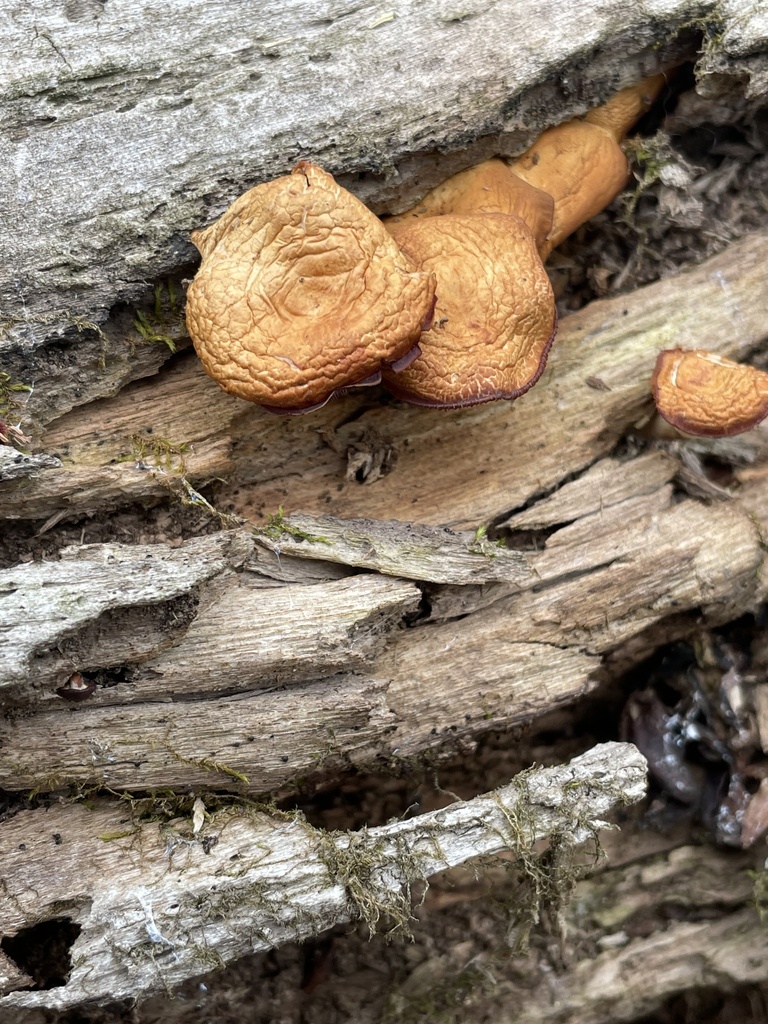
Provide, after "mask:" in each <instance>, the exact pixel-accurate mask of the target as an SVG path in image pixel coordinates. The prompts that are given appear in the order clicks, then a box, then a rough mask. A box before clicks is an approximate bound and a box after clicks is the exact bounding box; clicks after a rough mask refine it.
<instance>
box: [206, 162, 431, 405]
mask: <svg viewBox="0 0 768 1024" xmlns="http://www.w3.org/2000/svg"><path fill="white" fill-rule="evenodd" d="M192 240H193V242H194V243H195V245H196V246H197V247H198V249H199V250H200V252H201V253H202V255H203V262H202V265H201V267H200V270H199V271H198V273H197V276H196V277H195V279H194V281H193V282H192V284H191V285H190V288H189V291H188V293H187V325H188V327H189V333H190V335H191V337H192V340H193V342H194V345H195V349H196V350H197V354H198V355H199V357H200V359H201V361H202V363H203V366H204V367H205V369H206V371H207V372H208V373H209V374H210V375H211V376H212V377H213V378H214V379H215V380H217V381H218V383H219V384H220V385H221V387H223V388H224V390H225V391H229V392H231V393H232V394H235V395H238V396H239V397H240V398H245V399H247V400H248V401H251V402H258V403H260V404H262V405H265V406H268V407H271V408H276V409H282V410H285V411H303V410H307V409H310V408H315V407H317V406H318V405H322V404H323V403H324V402H325V401H327V399H328V398H330V397H331V395H332V394H333V393H334V392H335V391H336V390H337V389H339V388H343V387H345V386H349V385H352V384H355V383H368V382H371V380H376V379H377V376H378V374H379V372H380V370H381V368H382V366H383V365H384V364H385V363H389V362H397V361H398V360H401V359H403V358H404V357H405V356H406V355H407V353H409V351H410V350H412V349H413V348H414V343H415V342H416V339H417V338H418V336H419V334H420V332H421V329H422V327H423V326H424V324H425V322H426V321H427V320H428V317H429V313H430V309H431V307H432V304H433V301H434V279H433V277H432V275H431V274H430V273H429V272H428V271H427V272H425V271H422V270H419V269H417V267H416V266H414V264H413V263H412V262H411V260H410V259H409V258H408V257H407V256H404V255H403V254H402V253H401V252H400V250H399V248H398V246H397V243H396V242H395V241H394V240H393V239H392V237H391V235H390V234H389V232H388V231H387V230H386V229H385V228H384V226H383V225H382V223H381V222H380V221H379V220H378V218H377V217H375V216H374V214H372V213H371V212H370V210H368V209H367V208H366V207H365V206H363V204H362V203H361V202H359V201H358V200H357V199H355V197H354V196H352V195H351V194H350V193H349V192H346V191H345V190H344V189H342V188H340V186H339V185H337V184H336V182H335V181H334V179H333V178H332V177H331V175H329V174H326V173H325V172H324V171H322V170H321V169H320V168H319V167H316V166H314V165H313V164H310V163H306V162H302V163H300V164H298V165H297V166H296V167H295V168H294V170H293V171H292V173H291V174H289V175H286V176H285V177H282V178H277V179H276V180H274V181H270V182H267V183H265V184H263V185H258V186H257V187H256V188H253V189H251V190H250V191H249V192H246V193H245V195H243V196H241V197H240V198H239V199H237V200H236V201H235V202H234V203H233V204H232V206H231V207H230V208H229V209H228V210H227V211H226V212H225V213H224V215H223V216H222V217H221V218H220V220H219V221H217V223H215V224H214V225H212V226H211V227H210V228H208V229H207V230H205V231H198V232H195V233H194V234H193V236H192ZM415 354H416V353H415V352H414V355H415ZM372 375H373V376H372ZM369 379H370V380H369Z"/></svg>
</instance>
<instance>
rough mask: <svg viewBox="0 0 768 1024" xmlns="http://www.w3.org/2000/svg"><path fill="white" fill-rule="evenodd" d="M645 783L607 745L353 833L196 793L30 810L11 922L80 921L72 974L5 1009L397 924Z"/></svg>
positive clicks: (7, 889)
mask: <svg viewBox="0 0 768 1024" xmlns="http://www.w3.org/2000/svg"><path fill="white" fill-rule="evenodd" d="M644 792H645V761H644V759H643V758H642V756H641V755H640V754H639V753H638V752H637V750H636V749H635V748H634V747H633V746H631V745H630V744H622V743H606V744H602V745H600V746H597V747H595V748H594V749H592V750H590V751H589V752H587V753H586V754H583V755H581V756H580V757H576V758H574V759H573V761H571V762H570V764H566V765H560V766H558V767H554V768H537V769H532V770H531V771H529V772H525V773H523V774H522V775H520V776H518V777H516V778H515V779H514V780H513V781H512V782H511V783H510V784H509V785H507V786H505V787H503V788H501V789H498V790H494V791H493V792H491V793H487V794H485V795H484V796H480V797H476V798H475V799H473V800H468V801H466V802H457V803H455V804H451V805H450V806H448V807H446V808H444V809H442V810H438V811H434V812H431V813H429V814H424V815H421V816H419V817H416V818H412V819H409V820H406V821H396V822H392V823H390V824H388V825H384V826H381V827H378V828H371V829H367V830H363V831H361V832H356V833H323V832H320V831H318V830H316V829H313V828H312V827H311V826H309V825H308V824H307V823H306V821H304V820H303V818H301V817H300V816H298V815H296V816H291V815H287V816H280V817H276V816H273V815H270V814H267V813H264V812H261V811H257V810H249V809H248V808H247V807H238V808H235V809H229V810H223V811H220V812H218V813H215V814H212V815H211V816H210V818H209V819H208V820H207V821H206V820H205V815H204V812H203V809H202V806H201V805H200V804H197V805H196V806H195V809H194V811H193V814H192V818H191V820H190V819H186V820H184V819H175V820H172V821H169V822H167V823H165V824H141V823H140V822H139V821H135V820H133V819H132V818H131V814H130V810H129V808H128V807H127V806H126V805H125V804H122V805H118V806H115V805H114V804H112V805H108V806H105V805H104V804H101V805H100V806H99V807H97V808H95V809H93V810H88V809H86V808H85V807H82V806H81V807H73V806H65V807H58V808H57V807H53V808H50V809H48V810H36V811H23V812H21V813H19V814H17V815H16V817H15V818H13V819H12V820H11V821H10V822H7V823H6V824H5V826H4V829H3V833H2V837H0V860H1V861H2V864H3V874H4V885H3V891H2V895H1V896H0V920H2V921H3V928H4V931H5V932H6V935H9V936H13V935H17V934H18V932H19V931H20V930H22V929H25V928H30V927H31V926H34V925H36V924H39V923H40V922H42V921H50V920H58V921H60V920H61V919H62V918H66V919H68V920H69V921H70V922H74V923H75V924H76V925H77V926H78V927H79V929H80V931H79V935H78V937H77V939H76V941H75V942H74V945H73V946H72V948H71V950H70V956H71V963H72V971H71V974H70V975H69V978H68V980H67V982H66V984H65V985H63V986H61V987H58V988H51V989H49V990H46V991H17V992H15V993H13V994H10V995H7V996H6V997H5V998H3V999H0V1009H1V1008H4V1007H11V1006H14V1007H32V1006H37V1007H49V1008H56V1009H61V1008H63V1007H66V1006H74V1005H76V1004H77V1003H80V1002H83V1001H86V1000H100V1001H106V1000H113V999H123V998H127V997H134V998H135V997H137V996H139V995H141V994H145V993H149V992H152V991H157V990H159V989H161V988H162V987H168V988H169V987H170V986H172V985H175V984H177V983H179V982H180V981H182V980H183V979H185V978H189V977H192V976H194V975H195V974H200V973H203V972H204V971H206V970H209V969H210V968H211V967H212V966H222V965H224V964H226V963H228V962H229V961H231V960H234V959H235V958H236V957H239V956H243V955H244V954H246V953H248V952H251V951H256V950H264V949H269V948H271V947H273V946H277V945H280V944H282V943H285V942H289V941H294V940H297V939H302V938H306V937H308V936H311V935H317V934H319V933H320V932H321V931H323V930H324V929H326V928H329V927H331V926H332V925H334V924H337V923H339V922H341V921H348V920H354V919H362V920H364V921H366V922H367V924H368V925H369V927H370V928H371V929H372V930H375V929H376V928H378V927H387V928H399V929H401V930H402V929H404V928H406V926H407V924H408V920H409V918H410V914H411V902H410V887H411V886H412V885H413V884H414V883H416V882H419V881H422V880H425V879H427V878H428V877H429V876H430V875H432V874H434V873H435V872H439V871H442V870H444V869H445V868H449V867H452V866H455V865H458V864H462V863H464V862H465V861H467V860H468V859H470V858H473V857H481V856H483V857H484V856H491V855H494V854H498V853H501V852H503V851H511V852H513V853H514V854H516V856H517V857H518V858H522V859H523V860H526V861H528V862H531V858H533V857H534V847H535V844H536V843H538V842H540V841H541V840H543V839H548V840H549V841H550V843H553V844H556V845H557V847H558V849H560V850H561V851H563V850H565V849H569V848H572V847H573V846H574V845H578V844H581V843H584V842H585V841H586V840H587V839H589V838H590V837H593V836H594V834H595V833H596V832H597V831H598V830H599V829H601V828H604V827H605V820H604V819H605V816H606V815H607V814H608V813H609V812H610V811H611V809H612V808H614V807H616V806H617V805H621V804H628V803H634V802H636V801H638V800H640V799H641V797H642V796H643V794H644ZM52 837H53V838H52ZM22 839H23V843H21V845H20V840H22ZM528 909H529V910H530V909H531V908H528ZM534 911H535V908H534ZM19 966H20V967H21V968H22V969H23V964H20V965H19ZM10 984H11V986H13V984H14V983H13V982H10ZM16 984H17V985H18V982H17V983H16Z"/></svg>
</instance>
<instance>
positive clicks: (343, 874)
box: [318, 829, 428, 938]
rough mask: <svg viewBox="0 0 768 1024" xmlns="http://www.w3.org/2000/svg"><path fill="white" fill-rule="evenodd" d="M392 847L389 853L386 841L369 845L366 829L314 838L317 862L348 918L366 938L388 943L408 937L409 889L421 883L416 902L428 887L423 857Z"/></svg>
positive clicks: (402, 843)
mask: <svg viewBox="0 0 768 1024" xmlns="http://www.w3.org/2000/svg"><path fill="white" fill-rule="evenodd" d="M394 842H395V844H396V848H395V851H394V853H393V851H391V850H390V849H389V842H387V841H385V840H379V841H376V842H374V841H373V839H372V838H371V836H370V834H369V833H368V830H367V829H363V830H362V831H361V832H354V833H351V834H347V833H343V832H338V833H332V832H329V833H322V834H320V833H318V843H319V854H320V859H321V860H322V862H323V863H324V864H325V866H326V868H327V869H328V874H329V875H330V879H331V882H332V884H334V885H341V886H342V887H343V888H344V891H345V893H346V895H347V901H348V905H349V909H350V912H351V914H352V916H353V917H356V918H359V919H361V920H363V921H365V923H366V924H367V925H368V930H369V932H370V934H371V936H373V935H375V934H376V933H377V932H378V931H381V930H383V931H384V932H385V934H386V936H387V937H388V938H393V937H395V936H403V937H405V938H411V937H412V933H411V927H410V922H411V920H412V918H413V907H414V903H415V902H416V900H415V897H414V891H413V890H414V886H415V885H416V884H423V890H422V892H421V894H420V896H419V899H418V902H422V901H423V899H424V896H425V895H426V891H427V888H428V883H427V881H426V875H427V872H426V870H424V867H425V860H426V855H423V854H418V853H414V851H413V850H411V849H410V848H409V847H408V844H407V842H406V841H405V840H403V841H398V840H397V839H395V840H394Z"/></svg>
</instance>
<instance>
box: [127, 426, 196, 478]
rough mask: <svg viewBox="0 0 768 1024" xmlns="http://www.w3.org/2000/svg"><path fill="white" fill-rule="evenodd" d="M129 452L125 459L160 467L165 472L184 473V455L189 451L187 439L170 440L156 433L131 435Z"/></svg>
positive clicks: (154, 467) (156, 467)
mask: <svg viewBox="0 0 768 1024" xmlns="http://www.w3.org/2000/svg"><path fill="white" fill-rule="evenodd" d="M131 446H132V447H131V454H130V456H128V458H127V459H126V460H121V461H131V462H132V461H134V460H136V461H137V462H143V463H145V464H149V465H150V466H151V467H152V468H153V469H162V470H163V471H164V472H166V473H170V472H174V471H175V472H179V473H184V471H185V470H186V463H185V462H184V456H185V454H186V453H187V452H188V451H189V443H188V442H187V441H180V442H177V441H171V440H170V439H169V438H167V437H158V436H156V435H151V436H149V435H143V434H132V435H131Z"/></svg>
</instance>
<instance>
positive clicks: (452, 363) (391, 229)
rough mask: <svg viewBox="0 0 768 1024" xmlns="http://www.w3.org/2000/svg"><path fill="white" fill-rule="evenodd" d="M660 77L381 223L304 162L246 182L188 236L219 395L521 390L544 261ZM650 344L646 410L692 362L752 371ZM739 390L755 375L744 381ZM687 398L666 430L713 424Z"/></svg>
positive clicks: (191, 298) (439, 401) (690, 370)
mask: <svg viewBox="0 0 768 1024" xmlns="http://www.w3.org/2000/svg"><path fill="white" fill-rule="evenodd" d="M663 81H664V79H663V76H661V75H658V76H656V77H654V78H650V79H646V80H645V81H643V82H641V83H640V84H639V85H636V86H633V87H631V88H628V89H624V90H622V91H621V92H619V93H617V94H616V95H615V96H614V97H613V98H612V99H611V100H609V101H608V102H607V103H606V104H604V105H603V106H601V107H598V108H596V109H595V110H592V111H590V112H589V113H588V114H586V115H585V116H584V117H583V118H577V119H575V120H572V121H568V122H566V123H564V124H561V125H558V126H556V127H554V128H550V129H549V130H547V131H545V132H544V133H543V134H542V135H541V137H540V138H539V139H538V140H537V142H536V143H535V144H534V145H533V146H532V147H531V148H530V149H529V150H528V151H527V152H525V153H524V154H523V155H522V156H521V157H519V158H518V159H517V160H516V161H514V162H512V163H507V162H506V161H505V160H502V159H499V158H494V159H491V160H486V161H484V162H483V163H481V164H478V165H476V166H474V167H471V168H469V169H468V170H465V171H462V172H460V173H459V174H456V175H454V176H453V177H452V178H450V179H448V180H447V181H446V182H444V183H443V184H442V185H440V186H438V187H437V188H435V189H433V191H432V192H430V193H429V194H428V195H427V196H426V197H425V198H424V199H423V200H422V201H421V202H420V203H419V204H418V205H417V206H415V207H413V208H412V209H411V210H408V211H407V212H406V213H403V214H401V215H399V216H396V217H389V218H387V219H386V220H384V221H382V220H380V219H379V218H378V217H376V216H375V215H374V214H373V213H372V212H371V211H370V210H368V209H367V207H365V206H364V205H363V204H362V203H361V202H360V201H359V200H358V199H356V198H355V197H354V196H353V195H351V193H349V192H347V191H346V190H345V189H343V188H341V187H340V186H339V185H338V184H337V183H336V182H335V181H334V179H333V178H332V177H331V175H330V174H327V173H326V172H325V171H323V170H322V169H321V168H320V167H317V166H316V165H314V164H312V163H309V162H307V161H302V162H301V163H299V164H298V165H297V166H296V167H295V168H294V169H293V171H292V172H291V173H290V174H288V175H285V176H284V177H281V178H277V179H276V180H274V181H270V182H266V183H265V184H262V185H258V186H257V187H255V188H253V189H251V190H250V191H248V192H246V193H245V194H244V195H242V196H240V197H239V198H238V199H237V200H235V202H234V203H233V204H232V205H231V206H230V207H229V209H228V210H227V211H226V212H225V213H224V214H223V215H222V217H221V218H220V219H219V220H218V221H216V223H214V224H212V225H211V226H210V227H208V228H206V229H205V230H202V231H196V232H194V233H193V235H192V241H193V242H194V243H195V245H196V246H197V248H198V249H199V250H200V253H201V254H202V257H203V260H202V264H201V266H200V269H199V271H198V273H197V275H196V277H195V279H194V281H193V282H192V284H191V285H190V288H189V291H188V294H187V324H188V328H189V332H190V336H191V337H192V340H193V342H194V345H195V349H196V350H197V353H198V356H199V357H200V359H201V361H202V363H203V366H204V367H205V370H206V371H207V372H208V374H210V376H211V377H213V378H214V379H215V380H216V381H217V382H218V383H219V385H220V386H221V387H222V388H224V390H225V391H228V392H230V393H231V394H234V395H237V396H238V397H240V398H244V399H247V400H248V401H251V402H256V403H258V404H259V405H261V406H264V407H265V408H267V409H269V410H271V411H273V412H283V413H297V412H309V411H311V410H313V409H317V408H319V407H320V406H322V405H324V404H325V403H326V402H327V401H328V400H329V399H330V398H332V397H333V396H334V395H335V394H338V393H340V392H343V391H345V390H346V389H348V388H350V387H361V386H365V385H373V384H379V383H383V384H384V385H385V386H386V387H387V389H388V390H389V391H390V392H391V393H392V394H393V395H394V396H395V397H397V398H399V399H403V400H405V401H408V402H412V403H414V404H416V405H422V406H430V407H433V408H443V409H451V408H459V407H462V406H468V405H476V404H478V403H481V402H489V401H494V400H497V399H513V398H516V397H518V396H519V395H522V394H523V393H524V392H526V391H528V390H529V388H531V387H532V386H533V385H534V384H535V383H536V381H537V380H538V379H539V377H540V376H541V374H542V372H543V371H544V367H545V365H546V360H547V354H548V352H549V349H550V347H551V345H552V341H553V339H554V335H555V331H556V328H557V314H556V311H555V299H554V295H553V292H552V287H551V285H550V281H549V278H548V276H547V273H546V270H545V269H544V261H545V260H546V258H547V256H548V255H549V253H550V252H551V251H552V249H554V248H555V247H556V246H558V245H559V244H560V243H561V242H562V241H563V240H564V239H565V238H566V237H567V236H568V235H570V234H571V233H572V232H573V231H574V230H575V229H576V228H577V227H578V226H579V225H580V224H582V223H584V222H585V221H587V220H589V218H591V217H593V216H594V215H595V214H596V213H597V212H599V211H600V210H602V209H603V208H604V207H605V206H606V205H607V204H608V203H609V202H611V200H612V199H613V198H614V197H615V196H616V195H617V194H618V193H619V192H620V191H621V189H622V188H624V186H625V185H626V183H627V179H628V174H629V171H628V164H627V159H626V156H625V154H624V152H623V150H622V148H621V145H620V143H621V141H622V139H623V138H624V136H625V134H626V132H627V131H628V130H629V128H630V127H631V126H632V125H633V124H634V123H635V122H636V121H637V119H638V118H639V117H640V115H641V114H642V113H643V112H644V111H645V110H646V109H647V108H648V106H649V105H650V103H651V102H652V100H653V99H654V98H655V96H656V95H657V94H658V92H659V90H660V89H661V87H662V85H663ZM662 355H666V356H667V357H668V360H667V361H666V362H663V363H662V359H661V358H660V361H659V364H658V365H657V370H656V373H655V375H654V394H655V397H656V398H657V402H658V403H659V406H660V410H661V412H662V415H664V401H665V398H666V397H667V396H668V395H669V392H670V390H673V391H674V390H676V389H679V388H680V387H681V386H682V387H683V389H685V388H686V387H688V386H689V385H690V384H691V382H692V381H693V379H694V378H698V379H699V380H701V378H702V372H703V369H706V373H707V374H709V378H708V379H709V382H710V383H712V382H714V383H715V384H720V383H722V381H723V380H725V377H723V376H722V375H723V374H725V375H727V374H733V373H734V372H735V371H734V370H733V369H732V368H733V367H737V369H743V370H745V371H748V372H751V374H759V371H757V370H753V369H752V368H751V367H741V368H739V367H738V366H737V364H734V363H730V364H728V361H727V360H721V359H718V357H714V356H709V355H708V354H707V353H688V354H685V353H681V352H680V351H679V350H675V351H673V352H668V353H666V354H662ZM688 355H690V356H695V357H696V359H697V362H696V363H695V364H693V363H691V362H690V361H689V360H688V358H687V356H688ZM708 360H709V361H708ZM704 364H706V366H704ZM718 374H720V375H721V376H720V377H718V379H717V380H715V377H716V376H717V375H718ZM705 375H706V374H705ZM762 376H763V377H765V381H766V384H768V375H764V374H763V375H762ZM734 386H735V385H733V382H732V381H731V380H730V378H729V380H728V382H727V388H730V389H731V390H732V388H733V387H734ZM738 386H739V387H741V388H742V390H744V389H745V388H746V389H747V390H748V389H749V387H750V386H751V387H752V390H753V391H754V390H755V387H757V385H755V382H754V379H753V378H752V377H750V380H749V382H748V383H745V384H744V385H743V386H742V385H741V384H740V385H738ZM760 386H761V387H762V391H761V392H760V393H761V395H762V405H761V407H763V406H764V407H765V411H766V412H768V389H767V388H766V386H765V384H763V385H760ZM694 390H695V389H694ZM758 390H759V387H758ZM684 404H685V403H684ZM753 404H754V403H753ZM672 405H673V407H675V408H676V407H677V405H679V403H675V402H673V403H672ZM688 407H689V411H692V415H691V416H688V417H687V418H686V417H685V416H683V417H682V419H683V420H684V422H678V423H675V424H674V425H675V426H677V427H679V428H680V429H682V430H686V431H690V432H699V433H701V432H705V433H722V431H721V430H714V429H705V430H704V431H702V430H698V431H696V430H692V431H691V430H690V428H691V425H693V426H694V427H695V426H696V422H697V417H698V420H701V419H702V416H701V409H700V408H699V406H698V405H697V402H696V400H694V401H693V403H692V404H691V403H690V402H688ZM747 418H748V417H747ZM704 419H705V420H706V416H705V417H704ZM673 422H674V421H673ZM752 425H753V422H749V423H748V425H747V426H740V427H739V429H740V430H745V429H748V427H749V426H752ZM706 426H707V424H706V423H705V428H706ZM732 427H733V421H732V419H731V420H729V422H728V425H727V431H728V432H730V433H736V432H738V430H734V429H732Z"/></svg>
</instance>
